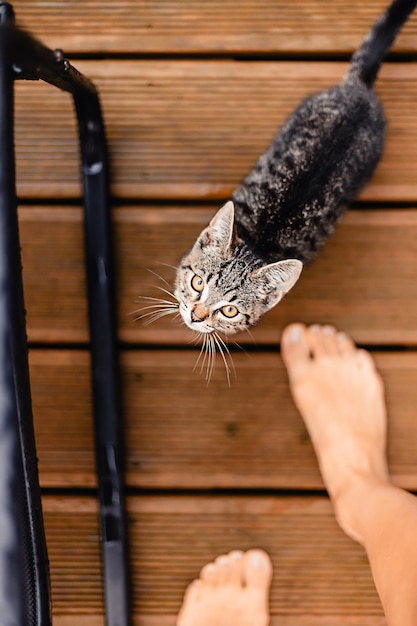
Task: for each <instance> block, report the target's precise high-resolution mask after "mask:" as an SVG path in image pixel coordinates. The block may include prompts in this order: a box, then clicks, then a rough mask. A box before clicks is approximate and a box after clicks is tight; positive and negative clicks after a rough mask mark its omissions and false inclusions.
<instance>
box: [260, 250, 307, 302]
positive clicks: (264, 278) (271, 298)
mask: <svg viewBox="0 0 417 626" xmlns="http://www.w3.org/2000/svg"><path fill="white" fill-rule="evenodd" d="M302 269H303V264H302V263H301V261H298V260H297V259H286V260H285V261H278V262H277V263H271V264H270V265H264V267H261V268H259V269H258V270H255V271H254V272H252V280H255V281H256V283H257V285H258V286H259V288H260V290H261V293H262V294H264V295H265V297H266V298H265V303H266V306H267V310H268V309H272V307H273V306H275V305H276V304H278V302H279V301H280V300H281V299H282V298H283V297H284V296H285V294H286V293H287V292H288V291H289V290H290V289H291V288H292V287H294V285H295V283H296V282H297V280H298V279H299V277H300V274H301V270H302Z"/></svg>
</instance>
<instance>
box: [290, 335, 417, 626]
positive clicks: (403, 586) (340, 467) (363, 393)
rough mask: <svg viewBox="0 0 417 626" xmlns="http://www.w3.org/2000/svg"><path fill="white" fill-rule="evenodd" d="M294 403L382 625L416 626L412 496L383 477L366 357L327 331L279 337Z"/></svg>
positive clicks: (377, 412)
mask: <svg viewBox="0 0 417 626" xmlns="http://www.w3.org/2000/svg"><path fill="white" fill-rule="evenodd" d="M282 357H283V359H284V363H285V365H286V367H287V371H288V376H289V381H290V387H291V391H292V394H293V397H294V401H295V403H296V405H297V407H298V409H299V411H300V413H301V415H302V417H303V419H304V421H305V424H306V426H307V429H308V430H309V433H310V436H311V439H312V442H313V445H314V448H315V451H316V454H317V457H318V461H319V466H320V470H321V473H322V476H323V480H324V483H325V485H326V488H327V490H328V492H329V495H330V497H331V499H332V502H333V505H334V509H335V514H336V517H337V520H338V522H339V524H340V526H341V527H342V528H343V530H344V531H345V532H346V533H347V534H348V535H350V536H351V537H352V538H353V539H355V540H357V541H359V542H360V543H361V544H362V545H363V546H364V548H365V550H366V552H367V554H368V558H369V561H370V565H371V569H372V573H373V576H374V580H375V584H376V587H377V590H378V593H379V595H380V598H381V602H382V604H383V607H384V610H385V614H386V617H387V620H388V623H389V625H390V626H412V625H413V626H414V625H415V624H417V594H416V589H417V499H416V498H415V497H414V496H412V495H411V494H409V493H407V492H405V491H403V490H401V489H399V488H398V487H395V486H394V485H393V484H392V482H391V481H390V478H389V475H388V468H387V461H386V454H385V447H386V412H385V402H384V395H383V385H382V381H381V379H380V377H379V375H378V373H377V372H376V370H375V366H374V362H373V360H372V359H371V357H370V355H369V354H368V353H367V352H365V351H363V350H358V349H357V348H356V347H355V346H354V344H353V343H352V341H351V340H350V339H349V338H348V337H347V336H346V335H345V334H343V333H337V332H336V331H335V329H333V328H331V327H319V326H314V327H310V328H306V327H305V326H303V325H300V324H293V325H291V326H289V327H287V328H286V330H285V331H284V333H283V337H282Z"/></svg>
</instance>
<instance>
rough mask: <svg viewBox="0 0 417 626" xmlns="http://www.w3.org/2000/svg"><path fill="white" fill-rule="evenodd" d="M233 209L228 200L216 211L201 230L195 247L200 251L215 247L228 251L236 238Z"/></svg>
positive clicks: (231, 203)
mask: <svg viewBox="0 0 417 626" xmlns="http://www.w3.org/2000/svg"><path fill="white" fill-rule="evenodd" d="M234 219H235V207H234V204H233V202H232V201H231V200H230V201H229V202H226V204H225V205H224V206H223V207H222V208H221V209H220V210H219V211H217V213H216V215H215V216H214V217H213V219H212V220H211V222H210V224H209V225H208V226H207V228H205V229H204V230H203V232H202V233H201V234H200V236H199V237H198V239H197V242H196V245H198V246H199V247H200V248H201V249H203V248H206V247H208V246H216V247H219V248H224V250H225V251H227V250H229V249H230V248H231V246H232V244H233V242H234V240H235V238H236V233H235V227H234Z"/></svg>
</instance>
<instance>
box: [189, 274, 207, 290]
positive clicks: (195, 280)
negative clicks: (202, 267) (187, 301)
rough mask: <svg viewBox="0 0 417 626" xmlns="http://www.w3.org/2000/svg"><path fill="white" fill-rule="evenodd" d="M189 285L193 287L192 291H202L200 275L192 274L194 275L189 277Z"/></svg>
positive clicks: (202, 285) (202, 281)
mask: <svg viewBox="0 0 417 626" xmlns="http://www.w3.org/2000/svg"><path fill="white" fill-rule="evenodd" d="M191 287H192V288H193V289H194V291H198V292H201V291H203V289H204V280H203V279H202V278H201V276H197V274H194V276H193V277H192V279H191Z"/></svg>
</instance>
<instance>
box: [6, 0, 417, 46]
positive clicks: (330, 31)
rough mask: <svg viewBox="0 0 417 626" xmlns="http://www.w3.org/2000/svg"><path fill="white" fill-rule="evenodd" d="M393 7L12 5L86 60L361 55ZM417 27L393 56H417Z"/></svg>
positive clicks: (167, 2) (304, 2)
mask: <svg viewBox="0 0 417 626" xmlns="http://www.w3.org/2000/svg"><path fill="white" fill-rule="evenodd" d="M387 4H388V2H387V0H370V1H368V2H366V3H364V2H363V1H362V0H351V1H350V2H347V0H335V1H334V2H331V3H330V2H325V0H321V1H318V0H299V1H298V2H297V4H296V5H295V4H292V3H290V2H276V1H275V0H257V2H253V0H241V1H240V2H239V8H238V10H237V6H236V3H234V2H232V1H231V0H226V1H223V2H221V1H220V0H205V1H204V2H199V1H198V0H181V2H177V1H175V0H153V1H152V2H147V1H146V0H124V1H123V2H120V1H119V2H114V1H112V0H104V1H101V2H99V0H87V1H86V0H84V1H83V2H61V3H59V4H57V3H52V2H42V1H41V0H14V2H13V5H14V8H15V11H16V14H17V16H18V18H19V21H20V22H21V23H22V24H23V25H24V26H25V27H26V28H28V29H29V30H31V31H32V32H33V33H34V34H36V35H37V36H38V37H41V38H42V39H43V40H44V41H45V43H47V44H48V45H49V46H51V47H59V48H64V50H65V51H67V52H72V53H78V52H81V53H85V52H90V53H94V52H99V53H130V54H135V53H147V54H154V53H165V54H169V53H187V54H190V53H192V54H246V55H247V54H256V55H260V54H286V53H297V54H303V55H308V54H312V53H315V54H317V53H319V54H322V53H326V54H330V53H346V52H351V51H352V50H353V49H355V48H356V47H357V46H358V45H359V44H360V42H361V41H362V39H363V37H364V36H365V34H366V32H367V30H368V28H370V27H371V25H372V24H373V22H374V21H375V20H376V18H377V17H378V16H379V15H380V14H381V13H382V11H383V10H384V9H385V7H386V5H387ZM416 35H417V19H416V18H415V16H413V17H412V18H411V20H410V22H409V23H408V24H407V25H406V26H405V28H404V30H403V32H402V33H401V35H400V37H399V38H398V41H397V42H396V44H395V47H394V50H396V51H398V52H412V51H413V52H415V51H416V45H417V44H416V41H417V36H416Z"/></svg>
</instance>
